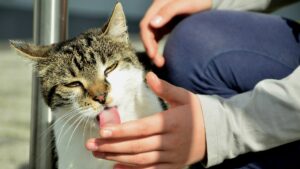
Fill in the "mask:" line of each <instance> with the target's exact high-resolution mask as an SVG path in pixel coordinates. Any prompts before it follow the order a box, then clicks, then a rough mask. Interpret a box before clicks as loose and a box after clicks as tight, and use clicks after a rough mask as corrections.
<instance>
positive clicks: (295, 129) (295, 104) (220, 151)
mask: <svg viewBox="0 0 300 169" xmlns="http://www.w3.org/2000/svg"><path fill="white" fill-rule="evenodd" d="M199 99H200V101H201V104H202V109H203V116H204V123H205V132H206V142H207V161H205V162H204V163H203V165H204V166H206V167H210V166H213V165H216V164H219V163H221V162H222V161H224V160H225V159H231V158H234V157H236V156H238V155H240V154H244V153H247V152H257V151H263V150H267V149H270V148H273V147H276V146H279V145H283V144H286V143H290V142H293V141H296V140H300V66H299V67H298V68H297V69H296V70H295V71H294V72H293V73H292V74H291V75H290V76H288V77H286V78H284V79H282V80H263V81H261V82H260V83H258V84H257V85H256V86H255V88H254V89H253V90H252V91H251V92H247V93H243V94H239V95H236V96H234V97H231V98H230V99H223V98H220V97H218V96H206V95H199Z"/></svg>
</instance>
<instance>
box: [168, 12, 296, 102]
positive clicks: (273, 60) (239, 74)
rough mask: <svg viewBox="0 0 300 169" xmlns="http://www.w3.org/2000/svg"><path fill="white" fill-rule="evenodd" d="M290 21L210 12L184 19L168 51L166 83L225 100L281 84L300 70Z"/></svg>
mask: <svg viewBox="0 0 300 169" xmlns="http://www.w3.org/2000/svg"><path fill="white" fill-rule="evenodd" d="M294 32H295V30H293V29H292V28H291V27H290V26H289V24H288V21H287V20H284V19H281V18H279V17H275V16H268V15H262V14H254V13H247V12H229V11H210V12H204V13H199V14H196V15H193V16H191V17H188V18H186V19H185V20H183V21H182V22H181V23H179V25H177V26H176V27H175V29H174V30H173V31H172V33H171V35H170V37H169V39H168V41H167V43H166V46H165V51H164V56H165V57H166V65H165V67H164V68H163V72H164V73H165V76H164V78H166V79H167V80H168V81H170V82H172V83H174V84H176V85H179V86H182V87H185V88H187V89H189V90H191V91H193V92H195V93H203V94H218V95H221V96H224V97H229V96H231V95H234V94H237V93H242V92H245V91H248V90H251V89H252V88H253V87H254V86H255V84H256V83H257V82H258V81H260V80H262V79H267V78H272V79H280V78H283V77H285V76H286V75H288V74H290V73H291V72H292V71H293V70H294V69H295V67H296V66H298V65H299V58H300V54H299V52H300V46H299V45H300V44H299V43H298V40H299V39H298V40H297V38H299V34H295V33H294Z"/></svg>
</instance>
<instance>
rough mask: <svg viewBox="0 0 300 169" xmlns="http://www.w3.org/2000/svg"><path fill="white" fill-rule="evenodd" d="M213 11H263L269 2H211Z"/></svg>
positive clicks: (248, 0) (223, 0)
mask: <svg viewBox="0 0 300 169" xmlns="http://www.w3.org/2000/svg"><path fill="white" fill-rule="evenodd" d="M212 1H213V3H212V4H213V9H230V10H242V11H245V10H264V9H266V8H267V7H268V5H269V4H270V2H271V0H259V1H257V0H212Z"/></svg>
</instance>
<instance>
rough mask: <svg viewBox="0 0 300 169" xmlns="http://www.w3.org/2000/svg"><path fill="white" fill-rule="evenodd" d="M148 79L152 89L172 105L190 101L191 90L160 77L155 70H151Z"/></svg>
mask: <svg viewBox="0 0 300 169" xmlns="http://www.w3.org/2000/svg"><path fill="white" fill-rule="evenodd" d="M146 79H147V83H148V85H149V86H150V88H151V89H152V91H153V92H154V93H155V94H156V95H157V96H158V97H160V98H162V99H164V100H165V101H167V102H168V103H169V104H171V106H177V105H180V104H185V103H188V101H189V97H191V93H190V92H189V91H187V90H185V89H183V88H180V87H177V86H174V85H172V84H170V83H168V82H166V81H164V80H161V79H159V78H158V77H157V76H156V75H155V74H154V73H153V72H149V73H148V74H147V75H146Z"/></svg>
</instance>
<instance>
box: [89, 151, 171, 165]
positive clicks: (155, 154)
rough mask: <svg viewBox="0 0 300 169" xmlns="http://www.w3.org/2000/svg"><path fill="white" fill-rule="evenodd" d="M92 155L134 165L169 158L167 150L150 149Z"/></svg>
mask: <svg viewBox="0 0 300 169" xmlns="http://www.w3.org/2000/svg"><path fill="white" fill-rule="evenodd" d="M93 155H94V156H95V157H97V158H102V159H106V160H111V161H116V162H119V163H126V164H129V165H134V166H146V165H151V164H156V163H161V162H168V161H169V158H168V156H167V152H164V151H152V152H146V153H140V154H133V155H131V154H130V155H129V154H112V153H104V154H103V153H99V152H93Z"/></svg>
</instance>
